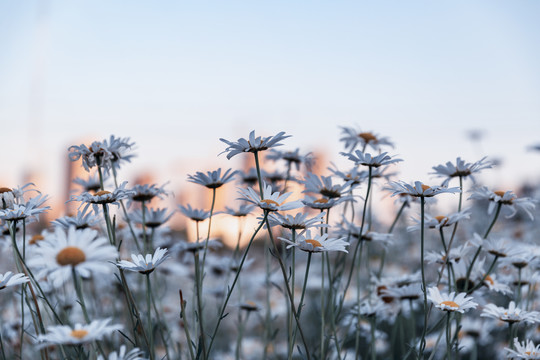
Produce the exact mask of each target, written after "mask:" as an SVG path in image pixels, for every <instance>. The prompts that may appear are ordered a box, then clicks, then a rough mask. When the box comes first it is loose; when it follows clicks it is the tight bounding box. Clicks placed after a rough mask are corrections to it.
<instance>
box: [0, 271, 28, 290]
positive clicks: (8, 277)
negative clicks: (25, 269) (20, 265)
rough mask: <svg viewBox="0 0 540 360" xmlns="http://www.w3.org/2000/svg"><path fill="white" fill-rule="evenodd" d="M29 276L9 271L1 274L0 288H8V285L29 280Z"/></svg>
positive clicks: (15, 284)
mask: <svg viewBox="0 0 540 360" xmlns="http://www.w3.org/2000/svg"><path fill="white" fill-rule="evenodd" d="M29 281H30V279H29V278H28V276H25V275H24V274H23V273H18V274H14V273H12V272H11V271H8V272H7V273H5V274H0V290H3V289H5V288H7V287H8V286H17V285H20V284H24V283H27V282H29Z"/></svg>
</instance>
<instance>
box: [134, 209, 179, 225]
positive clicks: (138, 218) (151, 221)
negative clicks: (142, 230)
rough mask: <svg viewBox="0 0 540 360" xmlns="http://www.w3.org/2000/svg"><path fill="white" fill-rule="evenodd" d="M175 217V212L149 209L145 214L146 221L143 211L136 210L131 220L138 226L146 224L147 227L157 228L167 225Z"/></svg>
mask: <svg viewBox="0 0 540 360" xmlns="http://www.w3.org/2000/svg"><path fill="white" fill-rule="evenodd" d="M173 215H174V211H171V212H168V210H167V209H160V208H157V209H152V208H147V209H146V211H145V212H144V221H143V213H142V209H135V210H134V211H133V212H132V213H131V214H130V218H131V220H133V221H134V222H136V223H137V224H142V223H143V222H144V224H145V226H147V227H149V228H156V227H158V226H161V225H163V224H164V223H166V222H167V221H168V220H169V219H170V218H171V217H172V216H173Z"/></svg>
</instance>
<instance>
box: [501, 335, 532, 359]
mask: <svg viewBox="0 0 540 360" xmlns="http://www.w3.org/2000/svg"><path fill="white" fill-rule="evenodd" d="M514 348H515V350H512V349H509V348H504V350H506V351H507V354H506V356H507V357H508V358H509V359H515V358H517V359H540V345H534V343H533V342H532V341H531V340H526V341H523V342H519V340H518V338H514Z"/></svg>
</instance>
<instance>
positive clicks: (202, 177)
mask: <svg viewBox="0 0 540 360" xmlns="http://www.w3.org/2000/svg"><path fill="white" fill-rule="evenodd" d="M235 175H236V171H232V169H228V170H227V171H225V172H224V173H223V175H221V168H219V169H217V170H215V171H207V172H206V174H205V173H202V172H200V171H197V173H195V175H188V181H189V182H192V183H195V184H199V185H202V186H206V187H207V188H209V189H217V188H219V187H221V186H222V185H223V184H226V183H228V182H229V181H232V180H233V178H234V176H235Z"/></svg>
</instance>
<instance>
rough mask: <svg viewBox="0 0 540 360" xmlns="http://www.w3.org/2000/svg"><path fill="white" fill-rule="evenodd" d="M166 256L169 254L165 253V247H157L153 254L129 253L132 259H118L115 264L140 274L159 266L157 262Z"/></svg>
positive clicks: (165, 258)
mask: <svg viewBox="0 0 540 360" xmlns="http://www.w3.org/2000/svg"><path fill="white" fill-rule="evenodd" d="M168 258H169V255H168V254H167V249H162V248H159V247H158V248H157V249H156V251H154V255H152V254H146V256H144V255H136V254H131V260H132V261H127V260H120V261H119V262H118V264H117V265H118V267H120V268H122V269H124V270H129V271H138V272H139V273H141V274H150V273H151V272H153V271H154V270H155V269H156V267H158V266H159V264H161V263H162V262H164V261H165V260H167V259H168Z"/></svg>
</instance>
